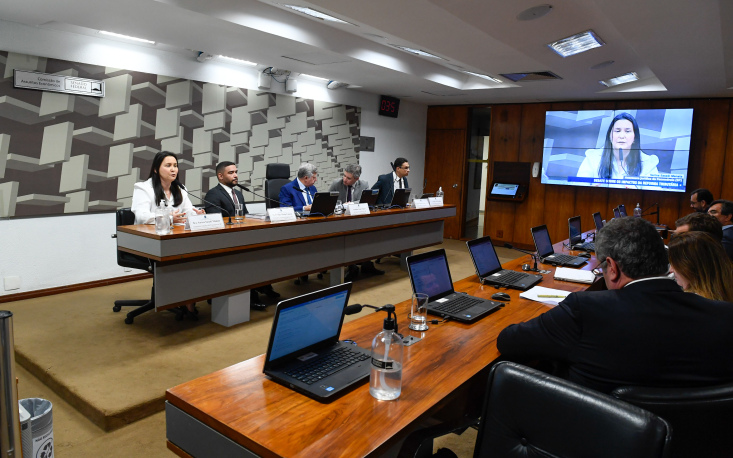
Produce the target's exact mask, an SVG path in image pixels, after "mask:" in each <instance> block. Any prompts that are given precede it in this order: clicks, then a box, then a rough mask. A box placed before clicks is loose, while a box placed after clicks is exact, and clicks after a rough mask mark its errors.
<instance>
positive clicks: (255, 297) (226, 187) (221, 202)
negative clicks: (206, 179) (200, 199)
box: [204, 161, 280, 310]
mask: <svg viewBox="0 0 733 458" xmlns="http://www.w3.org/2000/svg"><path fill="white" fill-rule="evenodd" d="M237 172H238V171H237V165H236V164H235V163H234V162H229V161H224V162H220V163H219V164H217V166H216V178H217V179H218V180H219V184H218V185H216V186H214V187H213V188H211V189H209V191H208V192H207V193H206V196H204V200H205V201H206V202H204V203H205V205H206V207H205V210H206V213H222V210H221V209H224V212H223V213H222V214H224V213H226V214H227V215H228V216H232V217H233V216H234V207H235V205H236V204H242V208H243V214H246V213H247V205H246V204H245V202H244V196H243V195H242V192H241V191H239V190H238V189H236V186H237V184H238V183H239V178H238V175H237ZM219 207H221V208H219ZM258 291H259V292H261V293H263V294H266V295H267V297H270V298H273V299H276V298H278V297H280V293H278V292H277V291H275V290H274V289H272V285H266V286H263V287H261V288H257V290H254V289H252V290H250V298H249V304H250V307H251V308H253V309H257V310H264V309H265V304H263V303H262V301H261V300H260V296H259V294H257V292H258Z"/></svg>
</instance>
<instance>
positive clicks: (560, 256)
mask: <svg viewBox="0 0 733 458" xmlns="http://www.w3.org/2000/svg"><path fill="white" fill-rule="evenodd" d="M575 258H576V256H568V255H567V254H556V255H555V257H554V258H552V260H553V261H554V262H571V261H574V260H575Z"/></svg>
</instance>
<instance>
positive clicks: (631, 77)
mask: <svg viewBox="0 0 733 458" xmlns="http://www.w3.org/2000/svg"><path fill="white" fill-rule="evenodd" d="M638 80H639V75H637V74H636V72H629V73H626V74H625V75H621V76H617V77H615V78H611V79H607V80H603V81H599V83H601V84H602V85H604V86H606V87H613V86H618V85H619V84H624V83H630V82H632V81H638Z"/></svg>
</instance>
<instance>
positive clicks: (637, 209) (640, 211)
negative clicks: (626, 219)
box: [634, 204, 642, 218]
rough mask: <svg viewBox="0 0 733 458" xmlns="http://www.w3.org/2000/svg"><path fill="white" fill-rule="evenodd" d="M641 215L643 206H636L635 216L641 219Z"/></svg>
mask: <svg viewBox="0 0 733 458" xmlns="http://www.w3.org/2000/svg"><path fill="white" fill-rule="evenodd" d="M641 213H642V210H641V205H639V204H636V208H635V209H634V216H635V217H637V218H641Z"/></svg>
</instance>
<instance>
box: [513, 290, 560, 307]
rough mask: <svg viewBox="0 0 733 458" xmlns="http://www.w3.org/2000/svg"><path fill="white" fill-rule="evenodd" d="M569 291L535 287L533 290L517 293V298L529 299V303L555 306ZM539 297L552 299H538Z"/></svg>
mask: <svg viewBox="0 0 733 458" xmlns="http://www.w3.org/2000/svg"><path fill="white" fill-rule="evenodd" d="M568 294H570V291H563V290H561V289H552V288H545V287H542V286H535V287H534V288H531V289H528V290H527V291H524V292H522V293H519V297H523V298H525V299H529V300H531V301H537V302H542V303H543V304H550V305H557V304H559V303H560V302H561V301H562V300H563V299H565V297H567V295H568ZM540 296H553V297H540Z"/></svg>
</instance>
